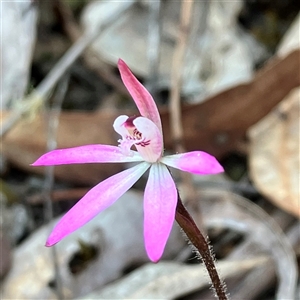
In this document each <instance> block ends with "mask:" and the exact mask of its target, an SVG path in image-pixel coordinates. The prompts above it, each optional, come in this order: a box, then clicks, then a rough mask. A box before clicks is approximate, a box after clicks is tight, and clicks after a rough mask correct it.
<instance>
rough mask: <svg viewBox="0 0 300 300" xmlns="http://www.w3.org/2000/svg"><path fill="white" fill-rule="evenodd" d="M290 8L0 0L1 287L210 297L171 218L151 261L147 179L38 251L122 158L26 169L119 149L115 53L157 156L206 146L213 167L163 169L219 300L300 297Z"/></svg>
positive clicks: (62, 293) (89, 295) (5, 290)
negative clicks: (69, 154)
mask: <svg viewBox="0 0 300 300" xmlns="http://www.w3.org/2000/svg"><path fill="white" fill-rule="evenodd" d="M299 8H300V4H299V1H296V0H286V1H279V0H277V1H271V0H270V1H268V0H236V1H225V0H224V1H222V0H216V1H198V0H195V1H192V0H190V1H172V0H161V1H158V0H152V1H146V0H140V1H133V0H132V1H131V0H127V1H101V0H99V1H92V0H52V1H44V0H39V1H38V0H31V1H29V0H28V1H22V2H19V1H13V0H11V1H4V0H3V1H2V0H1V44H0V45H1V87H0V88H1V148H0V174H1V179H0V180H1V181H0V182H1V184H0V201H1V217H0V236H1V240H0V242H1V243H0V253H1V257H0V258H1V261H0V262H1V263H0V276H1V294H2V298H3V299H30V300H31V299H177V300H179V299H180V300H183V299H213V293H212V292H211V290H210V289H209V288H210V283H209V277H208V276H207V274H206V271H205V269H204V267H203V265H202V263H201V258H199V256H198V255H197V253H196V252H195V251H194V249H192V248H191V246H189V245H188V243H187V240H186V238H185V237H184V236H183V234H182V232H181V231H180V228H179V226H178V225H177V224H174V228H173V231H172V234H171V237H170V239H169V241H168V244H167V247H166V250H165V253H164V256H163V259H162V260H161V261H160V262H159V263H158V264H152V263H150V262H149V260H148V258H147V256H146V253H145V250H144V244H143V243H144V242H143V211H142V205H143V188H144V186H145V182H146V178H147V177H143V178H142V179H141V180H140V181H139V182H138V183H137V184H136V185H135V186H134V187H133V188H132V189H131V190H130V191H129V192H127V193H126V194H125V195H124V196H122V197H121V198H120V199H119V200H118V201H117V202H116V203H115V204H114V205H113V206H111V207H110V208H108V209H107V210H106V211H104V212H102V213H101V214H99V215H98V216H97V217H96V218H95V219H93V220H92V221H91V222H89V223H88V224H87V225H86V226H84V227H82V228H81V229H79V230H78V231H76V232H74V233H73V234H71V235H70V236H68V237H67V238H65V239H64V240H63V241H61V242H60V243H59V244H57V246H55V247H53V248H46V247H45V246H44V244H45V241H46V238H47V236H48V234H49V233H50V231H51V229H52V228H53V225H54V224H55V223H56V222H57V220H58V219H59V218H60V217H61V216H62V214H63V213H65V212H66V211H67V210H68V209H70V208H71V207H72V206H73V205H74V204H75V203H76V202H77V201H78V200H80V198H81V197H82V196H83V195H84V194H85V193H86V192H87V191H88V190H89V189H90V188H91V187H92V186H94V185H95V184H97V183H99V182H100V181H101V180H103V179H105V178H107V177H109V176H111V175H113V174H114V173H116V172H118V171H120V170H122V169H124V168H125V167H126V165H116V164H106V165H104V164H86V165H66V166H59V167H55V168H54V167H47V168H41V167H38V168H37V167H35V168H33V167H31V166H30V164H31V163H33V162H34V161H35V160H36V159H37V158H38V157H39V156H40V155H42V154H43V153H45V152H46V151H49V150H51V149H55V148H67V147H74V146H79V145H86V144H97V143H101V144H110V145H117V140H118V138H119V137H118V135H117V134H116V133H115V132H114V130H113V128H112V124H113V121H114V120H115V118H116V117H117V116H119V115H120V114H127V115H134V114H136V112H137V110H136V107H135V105H134V102H133V101H132V99H131V98H130V96H129V94H128V92H127V90H126V89H125V87H124V85H123V83H122V81H121V79H120V75H119V73H118V70H117V67H116V64H117V61H118V59H119V58H122V59H123V60H124V61H125V62H126V63H127V64H128V65H129V67H130V68H131V70H132V71H133V73H134V74H135V75H136V76H137V77H138V78H139V80H140V81H141V82H142V83H143V84H144V85H145V86H146V87H147V89H148V90H149V91H150V92H151V94H152V95H153V96H154V98H155V101H156V103H157V105H158V107H159V110H160V112H161V117H162V122H163V127H164V140H165V151H166V153H174V152H180V151H181V150H184V151H185V150H186V151H191V150H203V151H207V152H209V153H211V154H212V155H214V156H216V157H217V159H218V160H219V161H220V162H221V164H222V165H223V166H224V168H225V174H220V175H214V176H183V175H182V174H180V173H177V172H174V173H173V175H174V177H175V179H176V182H177V183H178V188H179V192H180V194H181V197H182V199H183V201H184V203H185V205H186V207H187V209H188V210H189V212H190V213H191V214H192V216H193V217H194V219H195V220H196V222H197V224H198V226H199V227H200V228H201V230H202V232H203V233H204V235H205V236H209V239H210V240H211V243H210V244H211V245H212V247H213V251H214V253H215V257H216V259H217V262H218V263H217V266H218V269H219V271H220V274H221V277H222V278H223V279H224V281H225V282H226V283H227V290H228V293H230V295H231V298H232V299H237V300H240V299H299V294H300V284H299V279H298V274H297V273H298V269H299V254H300V227H299V226H300V225H299V217H300V197H299V190H300V188H299V182H300V158H299V154H300V151H299V150H300V149H299V117H300V89H299V86H300V49H299V47H300V40H299V39H300V32H299V30H300V29H299V28H300V17H299V16H300V15H299ZM179 101H180V102H179ZM176 103H179V104H176ZM178 106H179V107H180V116H178V115H176V107H177V108H178ZM174 107H175V108H174ZM178 126H179V128H181V129H182V134H181V135H180V131H179V133H178ZM176 128H177V129H176ZM174 140H175V141H176V142H178V141H179V145H178V143H174ZM99 201H101V195H99ZM297 295H298V296H297ZM297 297H298V298H297Z"/></svg>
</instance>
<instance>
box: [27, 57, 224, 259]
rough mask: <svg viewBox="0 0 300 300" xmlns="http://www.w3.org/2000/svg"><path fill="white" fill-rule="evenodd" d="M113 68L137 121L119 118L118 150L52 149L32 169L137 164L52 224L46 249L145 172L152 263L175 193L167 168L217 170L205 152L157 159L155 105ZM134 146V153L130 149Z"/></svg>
mask: <svg viewBox="0 0 300 300" xmlns="http://www.w3.org/2000/svg"><path fill="white" fill-rule="evenodd" d="M118 67H119V70H120V73H121V77H122V80H123V83H124V84H125V86H126V88H127V89H128V91H129V93H130V94H131V96H132V98H133V100H134V101H135V103H136V105H137V107H138V109H139V112H140V114H141V116H140V117H128V116H125V115H122V116H119V117H118V118H117V119H116V120H115V122H114V124H113V127H114V129H115V131H116V132H117V133H119V134H120V135H121V137H122V139H120V140H119V141H118V142H119V143H120V145H119V147H117V146H110V145H86V146H80V147H75V148H69V149H57V150H54V151H51V152H49V153H46V154H44V155H43V156H41V157H40V158H39V159H38V160H37V161H36V162H35V163H33V166H49V165H62V164H80V163H112V162H113V163H125V162H141V163H139V164H137V165H136V166H134V167H131V168H129V169H126V170H125V171H122V172H120V173H118V174H116V175H113V176H111V177H109V178H107V179H106V180H104V181H102V182H101V183H99V184H98V185H96V186H95V187H94V188H92V189H91V190H90V191H89V192H88V193H87V194H86V195H85V196H84V197H83V198H82V199H81V200H80V201H79V202H77V203H76V204H75V205H74V206H73V207H72V208H71V209H70V210H69V211H68V212H67V213H66V214H65V215H64V216H63V217H62V219H61V220H60V221H59V222H58V223H57V225H56V226H55V228H54V229H53V231H52V232H51V234H50V236H49V238H48V240H47V242H46V246H52V245H54V244H56V243H57V242H59V241H60V240H61V239H63V238H64V237H65V236H67V235H68V234H70V233H72V232H73V231H75V230H76V229H78V228H80V227H81V226H83V225H84V224H86V223H87V222H89V221H90V220H91V219H92V218H94V217H95V216H96V215H97V214H99V213H100V212H101V211H103V210H104V209H106V208H107V207H109V206H110V205H112V204H113V203H114V202H115V201H116V200H118V198H120V197H121V196H122V195H123V194H124V193H125V192H126V191H128V190H129V189H130V188H131V187H132V186H133V185H134V184H135V183H136V182H137V180H138V179H139V178H140V177H141V176H142V175H143V174H144V173H145V172H146V171H147V170H148V169H150V172H149V178H148V181H147V184H146V188H145V193H144V238H145V248H146V252H147V254H148V256H149V258H150V259H151V260H152V261H153V262H157V261H158V260H159V259H160V258H161V256H162V254H163V251H164V248H165V245H166V242H167V239H168V237H169V235H170V231H171V228H172V225H173V222H174V219H175V210H176V205H177V190H176V186H175V183H174V181H173V179H172V176H171V175H170V172H169V170H168V168H167V167H166V165H167V166H170V167H173V168H177V169H180V170H182V171H187V172H190V173H193V174H200V175H205V174H216V173H220V172H223V168H222V166H221V165H220V164H219V163H218V161H217V160H216V159H215V158H214V157H213V156H211V155H209V154H208V153H205V152H202V151H193V152H187V153H182V154H175V155H169V156H163V149H164V148H163V134H162V125H161V120H160V116H159V112H158V109H157V107H156V104H155V102H154V100H153V98H152V96H151V95H150V94H149V92H148V91H147V90H146V89H145V88H144V86H143V85H142V84H141V83H140V82H139V81H138V80H137V79H136V78H135V76H134V75H133V74H132V73H131V71H130V69H129V68H128V66H127V65H126V64H125V62H124V61H122V60H119V62H118ZM132 146H135V149H136V150H137V151H135V150H132V149H131V148H132Z"/></svg>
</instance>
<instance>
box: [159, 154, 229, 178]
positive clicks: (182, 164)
mask: <svg viewBox="0 0 300 300" xmlns="http://www.w3.org/2000/svg"><path fill="white" fill-rule="evenodd" d="M161 162H162V163H164V164H166V165H168V166H170V167H173V168H176V169H179V170H181V171H186V172H190V173H193V174H200V175H201V174H202V175H205V174H217V173H222V172H224V169H223V167H222V166H221V165H220V163H219V162H218V161H217V159H216V158H215V157H214V156H212V155H210V154H208V153H206V152H203V151H192V152H187V153H182V154H175V155H169V156H165V157H163V158H162V159H161Z"/></svg>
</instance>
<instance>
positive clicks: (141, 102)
mask: <svg viewBox="0 0 300 300" xmlns="http://www.w3.org/2000/svg"><path fill="white" fill-rule="evenodd" d="M118 67H119V71H120V74H121V78H122V81H123V83H124V85H125V86H126V88H127V90H128V92H129V93H130V95H131V97H132V98H133V100H134V102H135V104H136V106H137V108H138V110H139V112H140V114H141V115H142V116H143V117H145V118H148V119H150V120H151V121H152V122H154V124H155V125H156V126H157V127H158V129H159V130H160V132H161V134H162V126H161V120H160V115H159V112H158V109H157V106H156V104H155V101H154V100H153V98H152V96H151V95H150V93H149V92H148V91H147V90H146V88H145V87H144V86H143V85H142V84H141V83H140V82H139V81H138V80H137V79H136V77H135V76H134V75H133V74H132V72H131V71H130V69H129V68H128V66H127V65H126V63H125V62H124V61H123V60H121V59H119V61H118Z"/></svg>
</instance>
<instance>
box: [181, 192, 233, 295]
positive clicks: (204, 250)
mask: <svg viewBox="0 0 300 300" xmlns="http://www.w3.org/2000/svg"><path fill="white" fill-rule="evenodd" d="M176 221H177V223H178V224H179V225H180V227H181V228H182V229H183V231H184V232H185V234H186V235H187V237H188V238H189V240H190V241H191V242H192V243H193V245H194V246H195V247H196V248H197V250H198V251H199V254H200V255H201V258H202V260H203V263H204V264H205V266H206V269H207V271H208V274H209V276H210V278H211V281H212V284H213V287H214V289H215V292H216V295H217V297H218V298H219V299H220V300H227V299H228V298H227V295H226V286H225V284H224V283H223V282H222V281H221V279H220V277H219V275H218V272H217V269H216V267H215V263H214V258H213V254H212V252H211V249H210V247H209V244H208V242H207V240H206V239H205V238H204V236H203V235H202V233H201V232H200V230H199V229H198V227H197V225H196V224H195V222H194V221H193V219H192V217H191V216H190V214H189V213H188V211H187V210H186V209H185V207H184V206H183V204H182V201H181V199H180V195H179V193H178V202H177V208H176Z"/></svg>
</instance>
